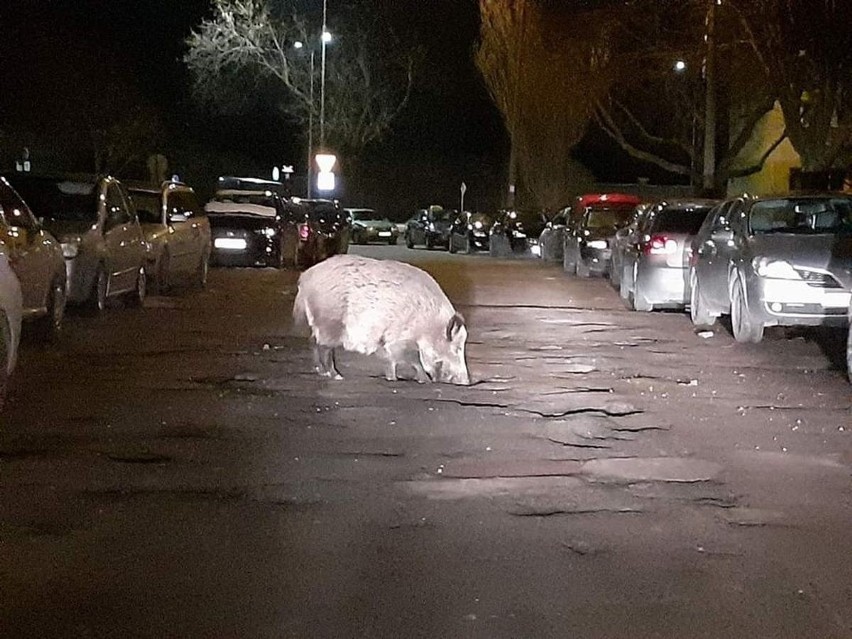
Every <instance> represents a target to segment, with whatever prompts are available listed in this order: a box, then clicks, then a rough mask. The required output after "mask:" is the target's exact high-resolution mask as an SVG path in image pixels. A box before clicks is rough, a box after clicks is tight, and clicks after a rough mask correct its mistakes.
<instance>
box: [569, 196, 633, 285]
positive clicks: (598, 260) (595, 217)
mask: <svg viewBox="0 0 852 639" xmlns="http://www.w3.org/2000/svg"><path fill="white" fill-rule="evenodd" d="M638 204H639V203H638V202H618V203H614V202H605V203H598V204H595V205H592V206H588V207H586V208H585V211H584V212H583V214H582V216H581V217H579V218H578V219H577V220H576V221H575V222H574V223H573V224H571V225H570V226H569V227H568V228H567V229H566V232H565V245H564V249H563V266H564V268H565V270H566V271H567V272H568V273H571V274H575V273H576V274H577V275H578V276H579V277H589V276H590V275H592V274H593V273H595V274H598V275H607V274H608V273H609V267H610V260H611V257H612V243H613V239H614V237H615V234H616V232H617V231H618V230H619V229H621V228H623V227H624V226H627V225H628V224H629V223H630V220H631V218H632V217H633V214H634V212H635V210H636V206H637V205H638Z"/></svg>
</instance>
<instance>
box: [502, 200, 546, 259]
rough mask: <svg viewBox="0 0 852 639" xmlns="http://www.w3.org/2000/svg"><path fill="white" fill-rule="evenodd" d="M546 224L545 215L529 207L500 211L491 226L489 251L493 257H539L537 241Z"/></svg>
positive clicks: (539, 249) (539, 247) (539, 251)
mask: <svg viewBox="0 0 852 639" xmlns="http://www.w3.org/2000/svg"><path fill="white" fill-rule="evenodd" d="M546 225H547V216H546V215H544V214H543V213H542V212H541V211H535V210H531V209H526V210H524V209H518V210H515V209H509V210H504V211H500V212H499V213H498V214H497V218H496V220H495V221H494V224H493V225H492V226H491V231H490V241H489V253H490V254H491V255H492V256H494V257H505V256H508V255H515V256H528V257H529V256H532V257H541V246H540V245H539V243H538V240H539V237H540V236H541V232H542V231H543V230H544V228H545V226H546Z"/></svg>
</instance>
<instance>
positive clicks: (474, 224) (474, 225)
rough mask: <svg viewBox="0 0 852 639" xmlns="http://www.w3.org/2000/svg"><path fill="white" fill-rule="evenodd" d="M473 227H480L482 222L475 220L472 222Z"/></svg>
mask: <svg viewBox="0 0 852 639" xmlns="http://www.w3.org/2000/svg"><path fill="white" fill-rule="evenodd" d="M473 228H475V229H481V228H482V222H480V221H479V220H477V221H476V222H474V223H473Z"/></svg>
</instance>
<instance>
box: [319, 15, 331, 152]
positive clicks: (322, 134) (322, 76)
mask: <svg viewBox="0 0 852 639" xmlns="http://www.w3.org/2000/svg"><path fill="white" fill-rule="evenodd" d="M327 16H328V0H322V35H321V36H320V40H321V42H322V65H321V66H322V70H321V72H320V149H322V150H325V49H326V46H327V45H328V43H329V42H331V34H330V33H329V32H328V27H327V25H326V18H327Z"/></svg>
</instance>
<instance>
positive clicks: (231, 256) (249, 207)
mask: <svg viewBox="0 0 852 639" xmlns="http://www.w3.org/2000/svg"><path fill="white" fill-rule="evenodd" d="M279 187H281V185H280V183H277V182H270V181H265V180H257V179H251V178H232V177H223V178H220V180H219V183H218V184H217V188H216V191H215V194H214V196H213V198H212V199H211V200H210V201H209V202H208V203H207V204H206V205H205V206H202V205H201V204H200V202H199V199H198V197H197V195H196V193H195V191H194V190H193V189H192V188H191V187H189V186H188V185H186V184H183V183H181V182H179V181H176V180H170V181H166V182H164V183H162V184H160V185H151V184H146V183H141V182H133V181H126V180H118V179H116V178H115V177H112V176H93V175H33V174H29V173H9V174H8V175H5V176H0V338H2V340H0V342H2V343H0V349H2V351H0V406H2V401H3V399H4V398H5V386H6V381H7V379H8V375H9V374H10V373H11V372H12V370H13V368H14V366H15V362H16V358H17V349H18V344H19V341H20V336H21V330H22V326H23V327H24V330H25V331H28V332H29V331H31V332H32V333H34V334H36V333H37V334H38V339H40V340H42V341H50V340H52V339H54V338H55V337H56V336H57V335H58V334H59V332H60V330H61V326H62V323H63V320H64V316H65V310H66V307H67V306H76V307H78V308H79V309H81V310H83V311H89V312H93V313H98V312H101V311H103V310H105V309H106V307H107V306H108V305H109V304H110V303H111V302H112V301H115V300H121V301H123V302H124V303H125V304H128V305H133V306H141V304H142V302H143V300H144V299H145V297H146V295H147V294H148V291H149V288H153V289H155V290H157V291H158V292H159V293H161V294H164V293H168V292H170V291H171V290H173V288H174V287H175V286H177V285H179V284H183V285H185V286H190V287H195V288H203V287H204V286H206V283H207V275H208V268H209V265H210V264H217V265H239V266H255V265H263V266H274V267H285V266H295V267H300V268H306V267H309V266H311V265H312V264H315V263H316V262H318V261H320V260H322V259H325V258H326V257H328V256H330V255H334V254H335V253H340V252H346V251H347V249H348V243H349V238H350V230H351V229H352V228H354V227H353V224H352V220H351V213H349V212H347V211H345V210H343V209H341V208H340V206H339V204H338V203H337V202H334V201H331V200H305V199H299V198H291V197H287V196H285V195H282V194H280V193H279Z"/></svg>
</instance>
